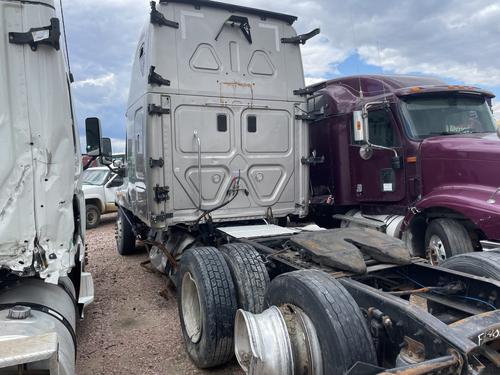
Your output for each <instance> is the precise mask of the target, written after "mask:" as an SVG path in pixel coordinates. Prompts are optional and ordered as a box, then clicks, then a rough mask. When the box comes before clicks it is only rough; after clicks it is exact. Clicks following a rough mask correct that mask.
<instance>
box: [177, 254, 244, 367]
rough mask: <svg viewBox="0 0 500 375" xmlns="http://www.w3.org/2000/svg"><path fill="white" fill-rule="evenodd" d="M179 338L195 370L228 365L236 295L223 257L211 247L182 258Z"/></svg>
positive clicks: (178, 297) (230, 354) (231, 347)
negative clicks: (180, 332)
mask: <svg viewBox="0 0 500 375" xmlns="http://www.w3.org/2000/svg"><path fill="white" fill-rule="evenodd" d="M177 288H178V292H177V305H178V308H179V318H180V321H181V328H182V334H183V337H184V343H185V344H186V348H187V352H188V354H189V356H190V357H191V360H192V361H193V362H194V364H195V365H196V366H197V367H199V368H209V367H214V366H218V365H221V364H223V363H226V362H227V361H229V360H230V359H231V358H232V356H233V354H234V349H233V340H234V339H233V335H234V317H235V315H236V310H237V303H236V291H235V289H234V284H233V280H232V279H231V273H230V271H229V268H228V266H227V264H226V261H225V260H224V257H223V256H222V254H221V253H220V251H219V250H217V249H216V248H214V247H197V248H192V249H189V250H187V251H186V252H185V253H183V254H182V259H181V262H180V267H179V272H178V281H177Z"/></svg>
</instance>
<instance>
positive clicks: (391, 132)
mask: <svg viewBox="0 0 500 375" xmlns="http://www.w3.org/2000/svg"><path fill="white" fill-rule="evenodd" d="M365 108H366V107H365ZM366 113H367V121H366V120H365V124H364V128H365V134H364V138H365V139H364V140H359V139H360V137H359V136H358V135H357V133H356V131H357V129H358V130H359V126H360V120H361V119H360V118H357V116H356V113H354V115H353V121H352V126H351V139H350V146H349V158H350V164H351V176H352V182H353V186H352V189H353V191H352V194H353V197H355V199H356V200H357V201H359V202H373V203H376V202H399V201H401V200H403V199H404V197H405V193H406V186H405V170H404V167H403V160H404V158H403V152H404V151H403V148H402V143H401V134H400V132H399V129H398V127H397V123H396V119H395V118H394V115H393V113H392V111H391V109H390V108H389V107H387V106H385V105H377V106H373V107H371V108H370V109H369V110H367V112H366ZM358 117H359V116H358ZM361 122H362V121H361Z"/></svg>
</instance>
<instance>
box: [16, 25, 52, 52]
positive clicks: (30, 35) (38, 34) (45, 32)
mask: <svg viewBox="0 0 500 375" xmlns="http://www.w3.org/2000/svg"><path fill="white" fill-rule="evenodd" d="M60 37H61V28H60V26H59V19H57V18H51V19H50V26H45V27H35V28H32V29H30V30H29V31H27V32H25V33H18V32H10V33H9V43H13V44H29V45H30V47H31V49H32V50H33V51H36V50H37V48H38V45H40V44H45V45H49V46H52V47H54V48H55V49H56V51H59V48H60V45H59V39H60Z"/></svg>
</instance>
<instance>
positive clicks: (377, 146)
mask: <svg viewBox="0 0 500 375" xmlns="http://www.w3.org/2000/svg"><path fill="white" fill-rule="evenodd" d="M366 144H367V145H368V146H370V147H373V148H378V149H380V150H387V151H392V152H394V156H395V157H399V155H398V152H397V151H396V149H395V148H392V147H385V146H379V145H374V144H372V143H370V142H366Z"/></svg>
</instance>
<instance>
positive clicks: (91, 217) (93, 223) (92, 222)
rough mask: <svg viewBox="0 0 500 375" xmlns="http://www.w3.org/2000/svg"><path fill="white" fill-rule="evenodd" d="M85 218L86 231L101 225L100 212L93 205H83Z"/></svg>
mask: <svg viewBox="0 0 500 375" xmlns="http://www.w3.org/2000/svg"><path fill="white" fill-rule="evenodd" d="M85 218H86V223H87V225H86V227H87V229H93V228H96V227H97V226H98V225H99V224H100V223H101V210H100V209H99V207H97V206H96V205H95V204H90V203H87V204H86V205H85Z"/></svg>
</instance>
